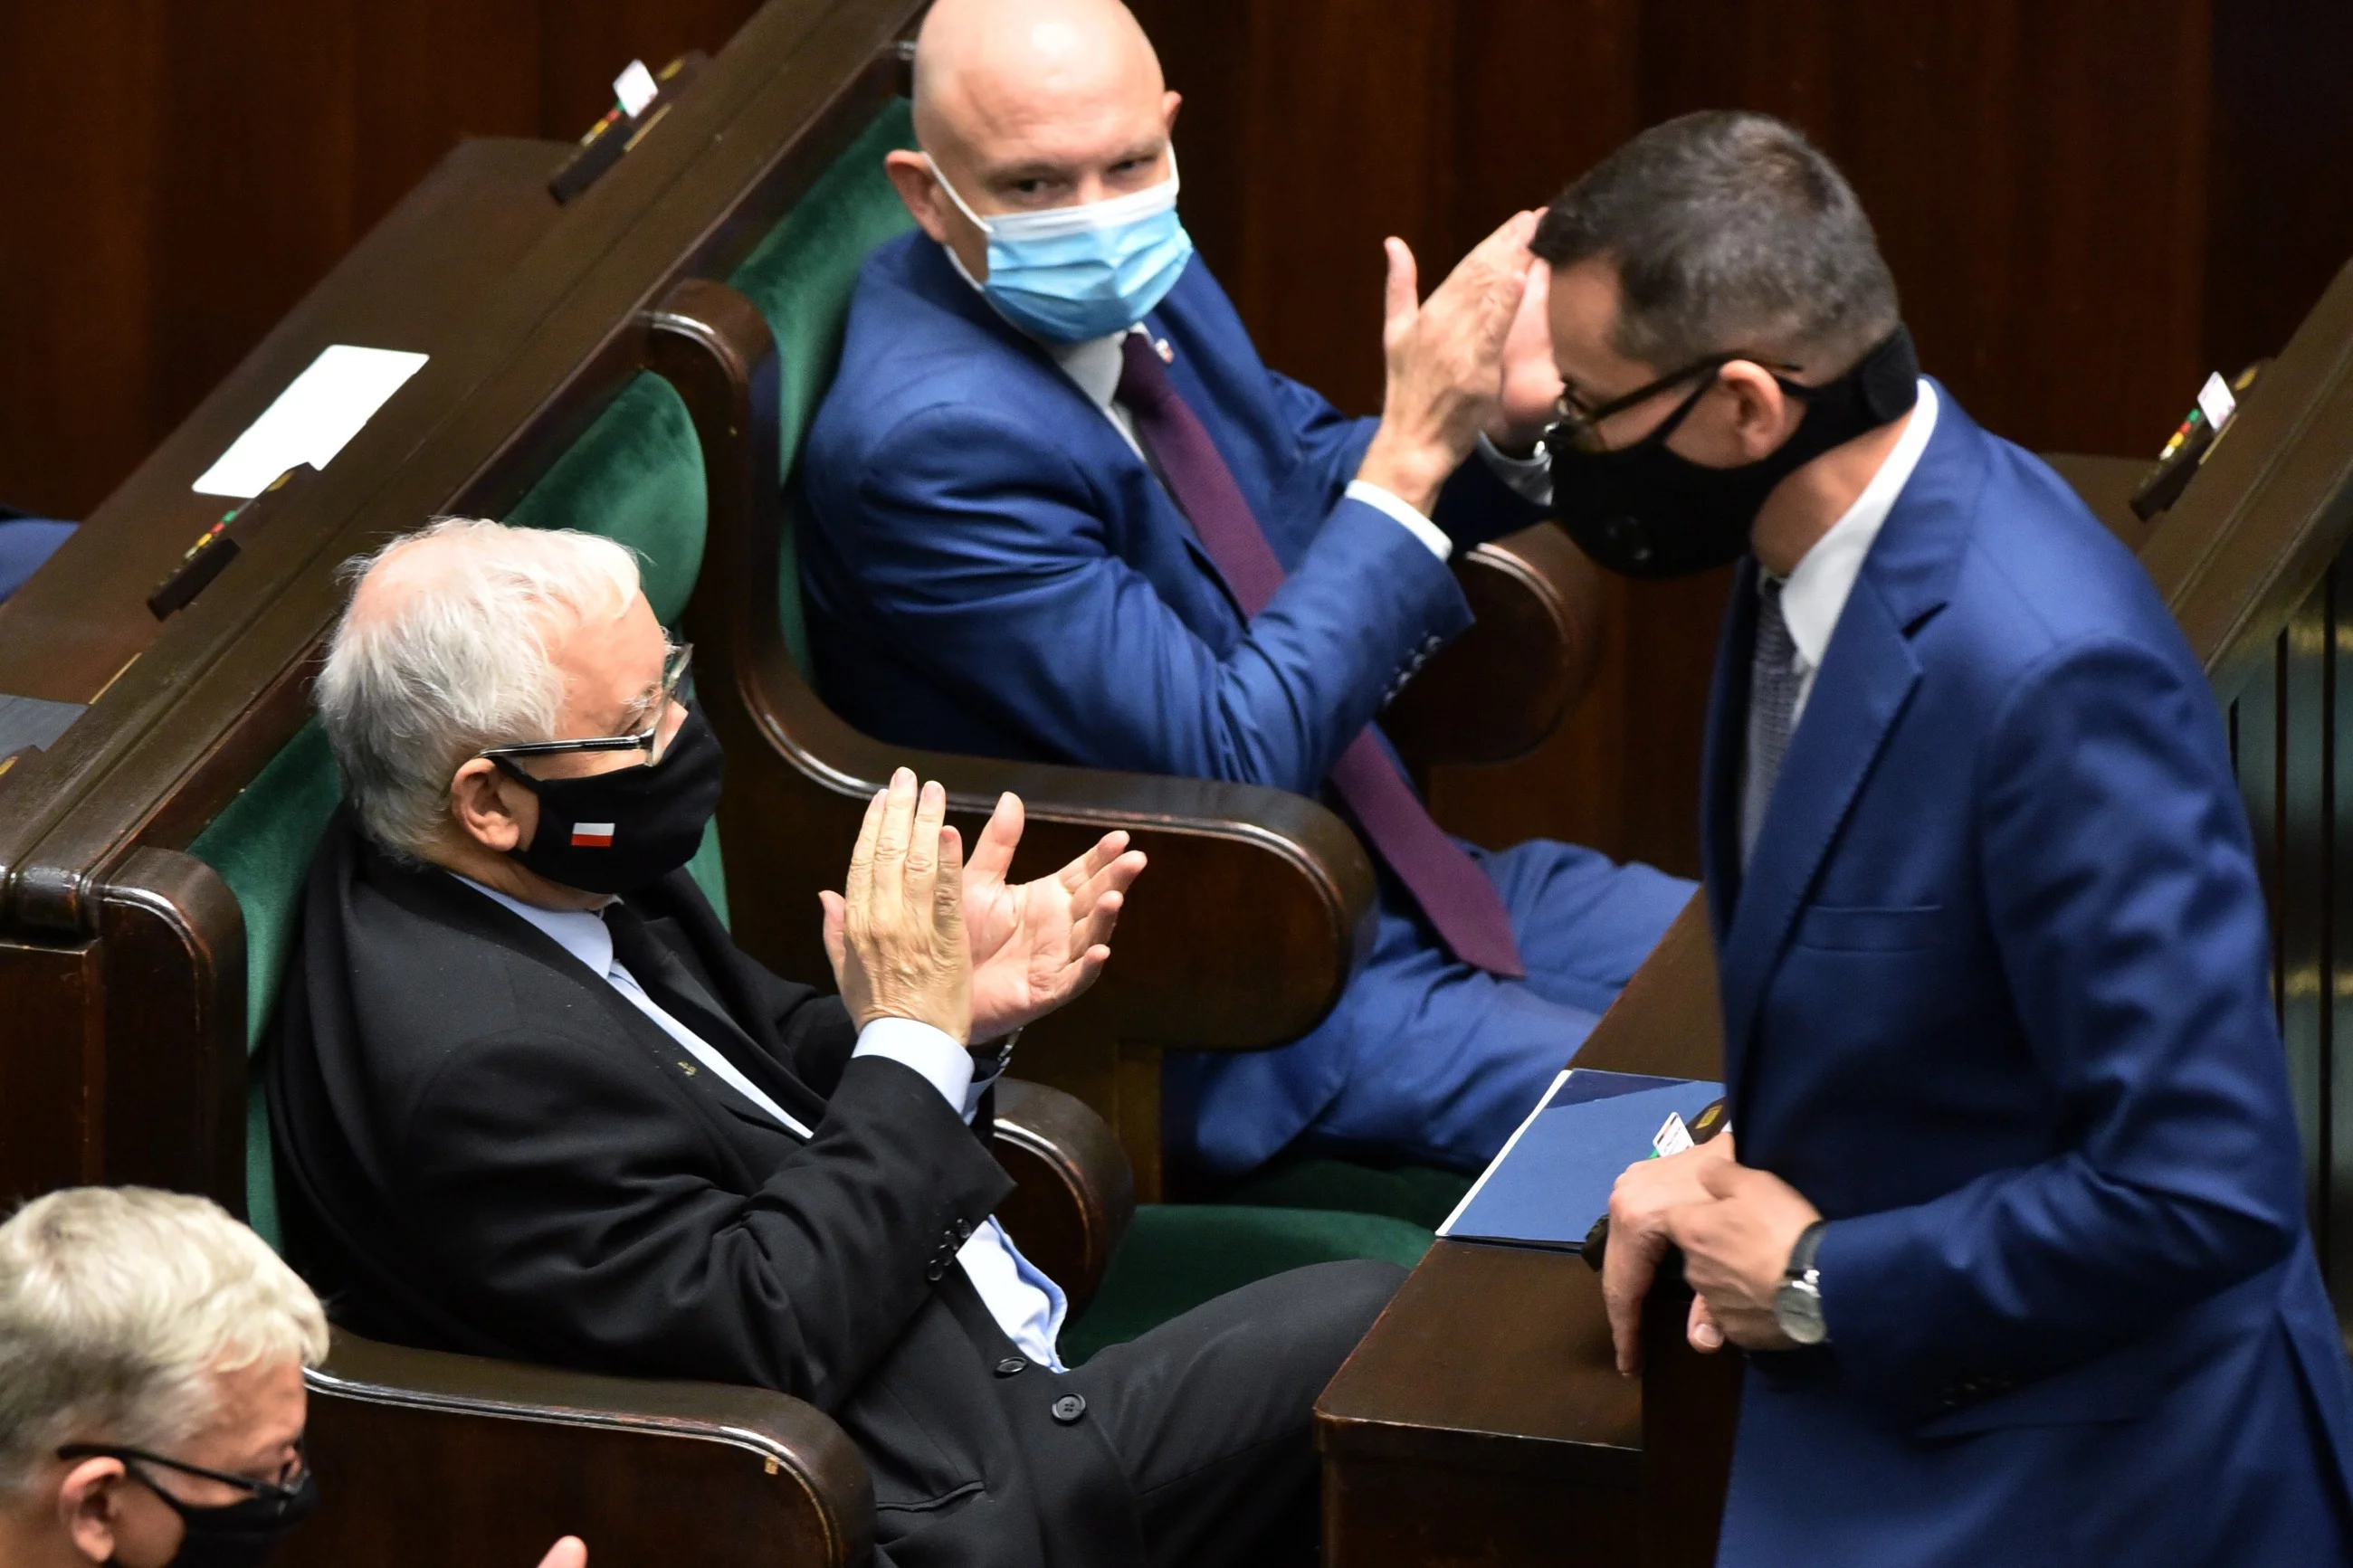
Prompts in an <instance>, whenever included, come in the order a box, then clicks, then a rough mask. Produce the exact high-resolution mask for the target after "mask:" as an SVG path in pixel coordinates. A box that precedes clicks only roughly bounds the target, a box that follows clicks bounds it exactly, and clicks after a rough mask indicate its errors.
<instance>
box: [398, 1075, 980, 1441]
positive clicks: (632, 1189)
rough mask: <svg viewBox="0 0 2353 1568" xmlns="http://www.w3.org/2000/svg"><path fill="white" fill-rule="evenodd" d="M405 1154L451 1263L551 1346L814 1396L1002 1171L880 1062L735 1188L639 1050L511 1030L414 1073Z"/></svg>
mask: <svg viewBox="0 0 2353 1568" xmlns="http://www.w3.org/2000/svg"><path fill="white" fill-rule="evenodd" d="M410 1125H412V1126H416V1127H429V1128H431V1129H432V1130H433V1131H432V1136H431V1137H430V1138H429V1139H425V1138H412V1139H410V1140H408V1144H409V1147H408V1149H407V1151H406V1158H405V1159H404V1162H403V1165H404V1171H405V1181H406V1184H408V1185H409V1186H410V1188H411V1194H410V1204H411V1205H413V1208H412V1212H416V1213H420V1214H430V1215H439V1216H442V1217H441V1219H440V1221H439V1223H440V1225H441V1226H442V1230H441V1232H440V1234H439V1235H438V1237H437V1238H436V1241H435V1247H436V1250H437V1252H438V1253H439V1254H440V1255H441V1256H442V1257H444V1258H446V1259H447V1260H448V1266H449V1268H450V1273H451V1277H452V1278H455V1279H462V1280H465V1281H467V1282H468V1285H467V1288H468V1289H470V1290H473V1291H479V1292H480V1293H481V1294H482V1295H483V1296H484V1297H485V1298H486V1299H487V1300H489V1301H490V1302H494V1303H495V1304H496V1306H497V1307H498V1308H499V1310H500V1313H499V1315H500V1316H501V1317H505V1318H509V1319H512V1318H514V1317H515V1316H517V1315H520V1316H521V1317H522V1319H523V1320H524V1321H527V1322H535V1326H536V1328H537V1330H538V1331H539V1332H540V1333H542V1334H543V1336H544V1342H545V1343H546V1344H547V1345H548V1346H549V1347H550V1350H551V1352H554V1354H555V1356H556V1357H557V1358H558V1359H563V1360H567V1361H571V1362H574V1363H579V1364H586V1365H596V1366H606V1367H610V1368H613V1369H615V1370H626V1371H628V1372H632V1373H638V1374H640V1375H652V1376H671V1377H691V1378H706V1379H715V1380H719V1381H723V1382H730V1383H750V1384H759V1385H762V1386H765V1387H769V1388H775V1389H780V1390H782V1391H784V1392H785V1393H787V1394H795V1395H797V1396H798V1397H800V1398H803V1399H806V1400H808V1401H809V1402H810V1403H812V1404H815V1405H818V1406H819V1407H821V1408H828V1409H830V1408H832V1407H834V1406H836V1405H839V1403H840V1401H841V1400H842V1399H843V1398H844V1397H845V1396H846V1395H847V1394H849V1392H850V1391H851V1390H852V1389H854V1388H856V1387H857V1386H858V1384H860V1381H861V1380H863V1379H864V1378H865V1376H866V1375H867V1373H869V1372H870V1371H871V1369H872V1368H873V1367H874V1366H875V1365H876V1363H878V1362H879V1361H880V1359H881V1357H882V1356H883V1354H884V1353H885V1352H887V1351H888V1350H889V1349H890V1347H891V1345H892V1342H894V1341H895V1340H896V1339H897V1338H898V1337H899V1335H900V1333H901V1332H902V1330H903V1329H904V1327H905V1326H906V1324H907V1322H908V1321H909V1320H910V1319H911V1318H912V1317H913V1314H914V1312H915V1311H916V1310H917V1309H918V1308H919V1307H920V1306H922V1304H923V1301H924V1300H925V1298H926V1297H927V1296H928V1295H929V1294H930V1292H931V1290H932V1289H933V1281H932V1280H931V1279H927V1278H926V1275H927V1273H928V1272H930V1271H931V1265H932V1264H934V1262H936V1261H937V1260H938V1259H939V1258H941V1257H943V1256H944V1255H945V1254H952V1253H953V1252H954V1250H955V1245H954V1242H952V1241H945V1239H944V1238H946V1237H950V1236H952V1235H953V1236H955V1237H956V1238H957V1239H961V1237H963V1236H966V1235H969V1234H970V1232H971V1230H972V1229H973V1227H975V1226H978V1225H979V1224H981V1223H982V1222H983V1221H984V1220H986V1219H987V1216H988V1215H989V1214H990V1213H991V1212H993V1211H994V1210H995V1208H996V1206H997V1204H998V1203H999V1202H1000V1201H1001V1200H1002V1199H1003V1197H1004V1196H1005V1194H1006V1193H1007V1192H1008V1190H1009V1188H1010V1185H1011V1184H1010V1183H1009V1182H1008V1179H1007V1178H1006V1176H1005V1174H1004V1173H1003V1172H1002V1171H1001V1170H999V1169H998V1168H997V1164H996V1163H995V1162H994V1161H993V1160H991V1159H990V1158H989V1156H988V1154H987V1152H985V1151H984V1150H983V1149H982V1148H981V1146H980V1144H979V1143H978V1142H976V1140H975V1139H974V1138H973V1136H972V1134H971V1132H970V1131H968V1130H967V1129H966V1128H965V1125H964V1123H963V1121H961V1120H960V1119H959V1118H958V1117H957V1116H956V1114H955V1112H953V1111H951V1110H949V1109H948V1107H947V1106H946V1105H945V1103H944V1102H943V1101H942V1100H941V1098H940V1095H939V1092H938V1091H937V1090H936V1089H934V1088H933V1087H932V1086H931V1085H930V1084H928V1083H926V1082H924V1081H923V1079H922V1078H921V1077H919V1076H917V1075H916V1074H915V1073H913V1072H911V1071H909V1070H908V1069H907V1068H904V1067H902V1066H901V1065H900V1064H898V1063H896V1062H892V1061H887V1060H882V1059H879V1058H874V1059H860V1060H857V1061H853V1062H850V1063H849V1065H848V1066H847V1067H846V1068H844V1069H843V1070H842V1073H841V1079H840V1082H839V1085H838V1087H837V1088H836V1089H835V1091H834V1094H833V1096H832V1099H831V1100H830V1101H829V1103H828V1109H827V1112H826V1116H825V1119H824V1120H823V1121H820V1122H819V1123H818V1127H817V1130H816V1132H817V1135H816V1137H815V1138H814V1139H813V1140H812V1141H810V1142H808V1143H807V1144H802V1145H797V1146H795V1147H794V1148H793V1149H792V1150H791V1152H789V1153H788V1154H787V1155H786V1157H785V1158H784V1159H783V1160H782V1161H781V1162H780V1163H778V1164H777V1165H776V1168H775V1169H774V1170H772V1171H769V1172H767V1173H765V1176H764V1177H763V1178H762V1179H760V1180H759V1181H758V1182H757V1184H755V1185H753V1186H752V1187H751V1188H750V1189H749V1190H748V1191H734V1190H730V1188H729V1187H727V1186H725V1185H722V1184H720V1183H719V1182H718V1181H716V1180H714V1179H713V1175H712V1173H713V1172H715V1171H720V1170H723V1169H724V1166H723V1163H722V1160H721V1155H720V1151H719V1150H718V1148H717V1146H716V1144H715V1143H714V1142H713V1134H712V1132H711V1131H710V1130H709V1129H708V1128H707V1127H705V1126H704V1125H703V1124H702V1121H701V1119H700V1118H699V1117H698V1116H696V1115H693V1114H690V1113H685V1112H684V1111H683V1110H682V1109H681V1105H680V1104H679V1103H678V1100H677V1097H676V1095H675V1092H674V1091H673V1089H671V1088H670V1086H669V1085H666V1084H664V1083H663V1082H662V1081H661V1080H660V1078H659V1068H657V1067H656V1066H655V1065H654V1064H653V1063H652V1061H651V1060H650V1058H647V1059H643V1060H640V1059H638V1058H633V1057H632V1056H630V1055H629V1047H620V1048H619V1049H617V1050H616V1049H594V1048H584V1047H582V1046H581V1045H580V1043H578V1042H577V1041H573V1040H569V1039H566V1038H563V1037H557V1036H554V1035H551V1034H541V1033H533V1032H530V1031H528V1030H515V1031H509V1032H507V1033H505V1034H502V1035H499V1036H494V1037H490V1038H488V1039H484V1040H480V1041H473V1042H469V1043H468V1044H467V1045H466V1046H465V1047H464V1048H463V1049H462V1050H459V1051H456V1052H453V1053H452V1054H451V1055H450V1057H449V1058H448V1061H447V1062H446V1064H445V1066H444V1068H443V1069H442V1071H441V1072H440V1073H439V1074H438V1075H437V1077H436V1078H435V1079H434V1080H433V1081H432V1082H431V1083H430V1084H429V1085H428V1086H427V1090H426V1092H425V1094H424V1095H423V1096H422V1098H421V1100H420V1101H419V1103H418V1105H417V1108H416V1110H415V1111H414V1112H413V1116H412V1120H411V1121H410Z"/></svg>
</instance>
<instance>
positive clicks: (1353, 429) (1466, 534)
mask: <svg viewBox="0 0 2353 1568" xmlns="http://www.w3.org/2000/svg"><path fill="white" fill-rule="evenodd" d="M1266 378H1267V382H1268V384H1270V385H1271V387H1272V389H1273V393H1274V403H1275V406H1276V407H1277V408H1278V409H1280V410H1281V411H1282V418H1283V419H1284V420H1285V421H1286V422H1287V423H1288V424H1289V425H1290V426H1291V427H1292V429H1293V432H1294V433H1295V434H1296V436H1297V437H1298V441H1299V453H1300V460H1301V461H1302V462H1303V463H1305V464H1307V465H1309V466H1310V467H1311V468H1314V469H1316V470H1319V471H1321V472H1322V474H1323V475H1324V488H1325V489H1327V490H1329V491H1330V493H1332V494H1333V495H1335V496H1336V495H1338V494H1339V493H1340V492H1341V491H1342V490H1344V489H1346V488H1347V486H1348V481H1349V480H1351V479H1355V478H1356V470H1357V469H1358V468H1362V467H1363V466H1364V462H1365V448H1366V447H1369V446H1371V445H1372V443H1373V432H1374V431H1375V430H1377V428H1379V426H1380V421H1378V420H1377V419H1351V418H1349V417H1348V416H1346V415H1345V414H1342V413H1341V412H1340V411H1339V410H1338V409H1336V408H1335V407H1333V406H1332V405H1331V404H1330V403H1329V402H1327V401H1325V400H1324V395H1323V394H1322V393H1319V392H1317V391H1315V390H1314V389H1313V388H1312V387H1307V386H1303V385H1301V384H1299V383H1298V382H1295V381H1293V380H1292V379H1291V378H1290V377H1289V376H1287V375H1284V374H1282V373H1281V372H1280V371H1268V372H1267V373H1266ZM1544 518H1545V509H1544V508H1542V507H1540V506H1537V505H1535V503H1534V502H1532V501H1530V500H1527V499H1526V498H1525V497H1524V496H1522V495H1520V494H1518V493H1517V492H1516V491H1514V489H1512V487H1511V486H1509V485H1507V484H1505V483H1504V480H1503V479H1502V477H1501V476H1500V475H1498V474H1497V473H1496V472H1495V470H1494V469H1493V468H1492V467H1491V466H1489V464H1488V463H1487V461H1486V460H1485V459H1484V458H1482V457H1480V456H1479V455H1478V454H1477V453H1476V452H1473V453H1472V455H1471V457H1470V458H1469V459H1467V460H1466V461H1465V462H1464V463H1463V464H1462V466H1461V467H1460V468H1456V469H1455V470H1454V473H1453V475H1452V477H1451V478H1450V479H1448V480H1447V481H1446V487H1445V489H1441V490H1440V491H1439V492H1438V503H1437V504H1436V505H1435V506H1433V507H1431V508H1430V521H1432V522H1434V523H1436V524H1437V525H1438V526H1439V527H1440V528H1441V529H1443V530H1445V531H1446V535H1447V537H1448V538H1450V539H1451V540H1453V541H1454V543H1455V545H1456V547H1457V548H1458V549H1459V548H1463V547H1467V546H1470V545H1473V544H1481V543H1483V542H1486V541H1488V540H1490V539H1496V538H1500V537H1501V536H1503V535H1504V534H1506V533H1510V532H1513V531H1515V530H1518V529H1523V528H1526V527H1528V526H1530V525H1531V524H1534V523H1537V522H1541V521H1544Z"/></svg>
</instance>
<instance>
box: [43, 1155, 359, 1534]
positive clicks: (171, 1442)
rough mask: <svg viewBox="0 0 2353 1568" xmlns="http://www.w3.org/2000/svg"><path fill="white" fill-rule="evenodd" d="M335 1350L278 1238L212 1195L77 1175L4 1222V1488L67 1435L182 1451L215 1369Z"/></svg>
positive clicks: (315, 1358) (208, 1398) (200, 1417)
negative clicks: (74, 1182)
mask: <svg viewBox="0 0 2353 1568" xmlns="http://www.w3.org/2000/svg"><path fill="white" fill-rule="evenodd" d="M326 1355H327V1318H326V1314H325V1313H324V1312H323V1311H322V1310H320V1307H319V1299H318V1297H316V1296H314V1295H312V1294H311V1288H310V1287H309V1286H308V1285H305V1284H304V1283H302V1280H301V1278H300V1277H299V1276H298V1275H296V1274H295V1272H294V1271H293V1270H292V1269H291V1268H288V1267H287V1266H286V1265H285V1263H284V1262H282V1261H281V1260H280V1258H279V1257H278V1255H277V1254H276V1253H274V1252H272V1251H270V1250H269V1246H268V1244H267V1243H265V1242H264V1241H263V1240H262V1239H261V1238H260V1237H258V1236H256V1235H254V1234H253V1232H251V1231H250V1230H248V1229H247V1228H246V1227H245V1226H241V1225H239V1224H238V1223H237V1221H236V1220H234V1219H231V1218H230V1217H229V1216H228V1215H227V1214H226V1213H225V1212H223V1210H222V1209H221V1208H220V1206H219V1205H216V1204H214V1203H212V1202H210V1201H208V1200H206V1199H204V1198H198V1197H190V1196H187V1195H186V1194H181V1193H161V1192H154V1191H152V1190H150V1189H147V1188H143V1187H69V1188H67V1189H66V1190H64V1191H62V1192H55V1193H51V1194H48V1195H47V1196H46V1197H40V1198H36V1199H34V1200H33V1201H32V1202H31V1203H29V1204H26V1205H25V1206H24V1207H23V1208H22V1209H19V1210H18V1211H17V1212H16V1215H15V1217H14V1218H12V1219H10V1220H9V1221H8V1223H7V1224H5V1225H0V1495H22V1494H23V1493H24V1492H25V1491H26V1489H29V1488H30V1487H31V1486H32V1485H33V1484H34V1483H35V1481H36V1480H37V1478H38V1477H39V1474H40V1472H41V1470H42V1468H44V1467H45V1466H46V1465H47V1464H48V1463H49V1461H50V1460H51V1458H53V1457H54V1456H55V1455H56V1452H57V1450H58V1447H59V1446H60V1445H62V1444H66V1443H70V1442H75V1441H103V1442H112V1443H121V1444H125V1445H128V1446H130V1447H141V1448H151V1449H163V1450H165V1451H169V1450H170V1449H172V1448H174V1447H177V1446H178V1445H180V1444H182V1443H185V1442H186V1441H187V1440H188V1439H189V1438H191V1437H193V1436H195V1435H196V1434H197V1433H198V1432H199V1431H201V1430H202V1429H203V1428H204V1426H205V1424H206V1422H207V1421H209V1420H210V1419H212V1416H213V1414H214V1411H215V1408H216V1405H215V1399H216V1389H215V1383H214V1378H215V1374H216V1373H223V1372H235V1371H237V1370H240V1369H242V1368H244V1367H248V1366H254V1365H258V1364H263V1363H276V1362H280V1361H284V1360H287V1359H290V1358H298V1359H299V1360H300V1361H301V1363H302V1364H303V1365H305V1366H315V1365H317V1364H318V1363H320V1362H322V1361H323V1360H325V1359H326Z"/></svg>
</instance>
